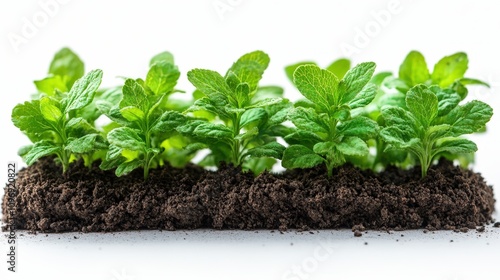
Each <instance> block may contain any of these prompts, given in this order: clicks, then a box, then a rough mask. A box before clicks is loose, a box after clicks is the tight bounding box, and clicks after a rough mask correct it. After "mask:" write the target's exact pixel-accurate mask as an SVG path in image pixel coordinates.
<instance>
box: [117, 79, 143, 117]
mask: <svg viewBox="0 0 500 280" xmlns="http://www.w3.org/2000/svg"><path fill="white" fill-rule="evenodd" d="M122 91H123V97H122V100H121V101H120V108H125V107H129V106H133V107H137V108H139V109H140V110H141V111H143V112H147V111H148V110H149V107H150V104H149V98H148V96H147V94H146V91H145V90H144V88H143V87H142V86H141V85H140V84H139V83H138V82H137V81H136V80H134V79H127V80H126V81H125V85H123V89H122Z"/></svg>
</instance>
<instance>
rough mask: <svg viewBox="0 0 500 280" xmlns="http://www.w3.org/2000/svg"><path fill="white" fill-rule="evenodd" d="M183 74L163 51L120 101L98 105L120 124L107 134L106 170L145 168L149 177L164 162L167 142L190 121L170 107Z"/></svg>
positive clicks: (130, 82)
mask: <svg viewBox="0 0 500 280" xmlns="http://www.w3.org/2000/svg"><path fill="white" fill-rule="evenodd" d="M179 76H180V72H179V70H178V69H177V66H175V65H174V64H173V56H172V55H171V54H170V53H167V52H165V53H161V54H159V55H156V56H155V57H153V59H152V60H151V64H150V69H149V71H148V73H147V76H146V79H145V80H141V79H136V80H135V79H126V80H125V84H124V85H123V87H122V94H121V99H120V100H119V102H118V104H116V105H115V103H112V102H111V101H105V100H102V101H101V102H99V103H98V104H97V106H98V108H99V109H100V110H101V111H102V112H103V113H104V114H105V115H106V116H108V117H109V118H110V119H111V120H113V121H114V122H115V123H116V124H117V125H115V127H114V128H113V129H112V130H111V131H109V133H108V134H107V140H108V141H109V144H110V145H109V150H108V153H107V154H106V157H105V160H104V161H103V162H102V164H101V168H102V169H112V168H116V170H115V173H116V175H117V176H122V175H124V174H127V173H130V172H131V171H132V170H134V169H136V168H139V167H142V168H143V170H144V179H146V178H147V177H148V176H149V170H150V168H151V167H155V166H157V165H158V164H159V163H160V162H161V161H162V152H164V150H165V143H164V142H165V141H168V140H169V138H171V137H174V136H176V135H177V132H176V128H177V127H178V126H180V125H181V124H184V123H185V122H186V120H187V118H186V117H185V116H184V115H182V114H181V113H179V112H177V111H175V110H171V109H169V106H167V104H168V97H169V95H171V94H172V93H173V92H174V91H175V89H174V87H175V85H176V84H177V80H178V78H179ZM162 145H163V146H162ZM167 147H168V146H167ZM171 157H173V156H171ZM186 157H187V155H186ZM165 158H167V159H168V158H169V156H165ZM179 161H180V160H179V159H178V160H177V161H175V163H178V162H179Z"/></svg>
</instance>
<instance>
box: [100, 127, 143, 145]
mask: <svg viewBox="0 0 500 280" xmlns="http://www.w3.org/2000/svg"><path fill="white" fill-rule="evenodd" d="M108 141H109V143H110V144H112V145H115V146H117V147H120V148H123V149H127V150H131V151H141V150H145V149H146V146H145V142H144V140H143V139H142V138H141V137H140V136H139V133H138V131H137V130H135V129H132V128H129V127H119V128H115V129H113V130H111V132H109V133H108Z"/></svg>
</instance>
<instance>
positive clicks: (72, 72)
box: [49, 48, 85, 88]
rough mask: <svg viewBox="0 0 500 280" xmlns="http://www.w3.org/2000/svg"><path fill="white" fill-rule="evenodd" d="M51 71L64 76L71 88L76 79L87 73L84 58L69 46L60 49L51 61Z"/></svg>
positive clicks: (68, 86) (67, 85) (67, 86)
mask: <svg viewBox="0 0 500 280" xmlns="http://www.w3.org/2000/svg"><path fill="white" fill-rule="evenodd" d="M49 73H50V74H53V75H54V76H60V77H64V79H65V80H66V81H67V82H66V88H71V87H72V86H73V84H74V83H75V81H76V80H77V79H79V78H81V77H82V76H83V74H85V67H84V64H83V62H82V60H81V59H80V58H79V57H78V55H76V54H75V53H74V52H73V51H71V50H70V49H69V48H63V49H61V50H60V51H58V52H57V53H56V54H55V56H54V58H53V59H52V62H51V63H50V67H49Z"/></svg>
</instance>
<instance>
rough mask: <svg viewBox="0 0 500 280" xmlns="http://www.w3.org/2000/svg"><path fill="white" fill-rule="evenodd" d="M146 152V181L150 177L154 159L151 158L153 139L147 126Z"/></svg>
mask: <svg viewBox="0 0 500 280" xmlns="http://www.w3.org/2000/svg"><path fill="white" fill-rule="evenodd" d="M145 132H146V133H145V134H146V152H145V154H144V167H143V168H144V180H146V179H148V177H149V165H150V161H151V159H152V158H150V154H149V149H150V148H151V137H150V136H149V128H148V127H147V126H146V129H145Z"/></svg>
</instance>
